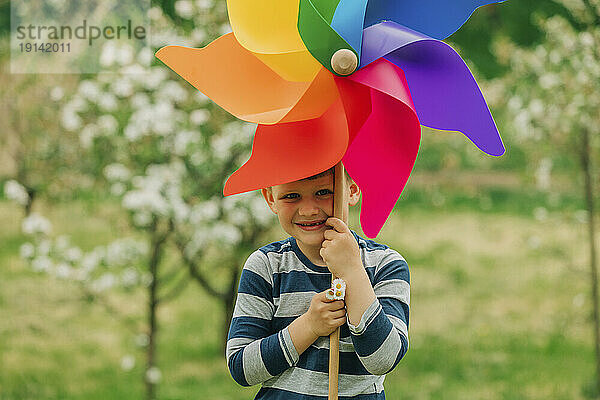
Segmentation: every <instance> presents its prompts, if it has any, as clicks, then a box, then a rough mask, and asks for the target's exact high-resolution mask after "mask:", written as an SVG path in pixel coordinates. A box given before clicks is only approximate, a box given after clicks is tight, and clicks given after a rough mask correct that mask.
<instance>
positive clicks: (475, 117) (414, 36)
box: [361, 22, 505, 156]
mask: <svg viewBox="0 0 600 400" xmlns="http://www.w3.org/2000/svg"><path fill="white" fill-rule="evenodd" d="M380 57H385V58H386V59H387V60H389V61H391V62H393V63H394V64H396V65H397V66H398V67H400V68H401V69H402V70H403V71H404V74H405V75H406V80H407V82H408V87H409V88H410V92H411V95H412V99H413V102H414V105H415V109H416V112H417V115H418V116H419V121H421V124H422V125H425V126H427V127H430V128H434V129H441V130H450V131H459V132H462V133H463V134H464V135H465V136H467V137H468V138H469V139H470V140H471V141H472V142H473V143H474V144H475V145H476V146H477V147H478V148H479V149H481V150H482V151H484V152H485V153H487V154H489V155H492V156H500V155H502V154H504V151H505V150H504V145H503V143H502V139H501V138H500V134H499V132H498V128H497V127H496V124H495V122H494V119H493V118H492V114H491V113H490V110H489V108H488V106H487V103H486V102H485V99H484V98H483V94H482V93H481V90H480V89H479V86H478V85H477V82H475V78H473V74H471V71H470V70H469V68H468V67H467V65H466V64H465V62H464V61H463V59H462V58H461V57H460V56H459V55H458V54H457V53H456V52H455V51H454V49H452V47H450V46H449V45H447V44H446V43H444V42H441V41H439V40H436V39H431V38H429V37H427V36H424V35H421V34H419V33H418V32H415V31H413V30H411V29H408V28H405V27H403V26H401V25H398V24H396V23H394V22H382V23H380V24H377V25H373V26H371V27H369V28H367V29H365V30H364V33H363V55H362V60H361V67H362V66H364V65H366V64H368V63H370V62H372V61H374V60H377V59H379V58H380Z"/></svg>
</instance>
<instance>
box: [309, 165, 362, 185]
mask: <svg viewBox="0 0 600 400" xmlns="http://www.w3.org/2000/svg"><path fill="white" fill-rule="evenodd" d="M334 171H335V167H331V168H329V169H328V170H325V171H323V172H320V173H318V174H316V175H313V176H309V177H308V178H304V179H301V180H302V181H303V180H305V179H308V180H313V179H317V178H320V177H322V176H325V175H329V174H333V173H334ZM344 175H346V180H347V181H348V182H354V180H352V177H351V176H350V174H349V173H348V170H347V169H346V168H344Z"/></svg>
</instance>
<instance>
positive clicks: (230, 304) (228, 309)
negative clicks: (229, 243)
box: [221, 267, 240, 354]
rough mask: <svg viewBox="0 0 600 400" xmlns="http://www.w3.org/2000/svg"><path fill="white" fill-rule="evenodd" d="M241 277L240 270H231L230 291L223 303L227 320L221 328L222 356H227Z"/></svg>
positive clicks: (224, 320) (225, 319)
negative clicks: (230, 327)
mask: <svg viewBox="0 0 600 400" xmlns="http://www.w3.org/2000/svg"><path fill="white" fill-rule="evenodd" d="M239 276H240V271H239V268H237V267H236V268H233V269H232V270H231V275H230V280H229V289H228V290H227V294H226V295H225V300H224V302H223V306H224V310H225V318H224V319H223V325H222V328H221V337H222V338H223V341H222V342H221V352H222V354H225V350H226V349H227V336H228V334H229V326H230V325H231V320H232V319H233V308H234V306H235V297H236V294H237V285H238V278H239Z"/></svg>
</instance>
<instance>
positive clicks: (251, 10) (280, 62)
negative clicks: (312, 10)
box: [227, 0, 321, 82]
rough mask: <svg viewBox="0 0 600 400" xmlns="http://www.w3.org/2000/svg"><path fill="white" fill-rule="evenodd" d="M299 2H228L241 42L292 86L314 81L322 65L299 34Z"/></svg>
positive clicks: (296, 0)
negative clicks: (295, 83)
mask: <svg viewBox="0 0 600 400" xmlns="http://www.w3.org/2000/svg"><path fill="white" fill-rule="evenodd" d="M299 3H300V1H299V0H278V1H273V0H252V1H250V0H227V10H228V12H229V22H230V23H231V28H232V30H233V34H234V35H235V37H236V39H237V40H238V42H239V43H240V44H241V45H242V46H243V47H244V48H246V49H247V50H249V51H251V52H253V53H255V55H256V57H258V58H259V59H260V60H261V61H262V62H263V63H265V64H266V65H268V66H269V68H271V69H272V70H273V71H275V72H277V73H278V74H279V75H281V76H282V77H283V78H284V79H285V80H288V81H292V82H309V81H311V80H312V79H313V78H314V77H315V75H316V74H317V72H318V71H319V69H320V67H321V65H320V64H319V62H318V61H317V60H316V59H315V58H314V57H313V56H312V55H311V54H310V52H309V51H308V49H307V48H306V46H305V45H304V42H303V41H302V38H301V37H300V34H299V33H298V8H299Z"/></svg>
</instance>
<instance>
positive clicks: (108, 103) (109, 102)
mask: <svg viewBox="0 0 600 400" xmlns="http://www.w3.org/2000/svg"><path fill="white" fill-rule="evenodd" d="M98 107H100V109H101V110H102V111H104V112H111V111H115V110H116V109H117V107H118V104H117V98H116V97H115V96H114V95H113V94H112V93H102V94H101V95H100V96H99V97H98Z"/></svg>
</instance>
